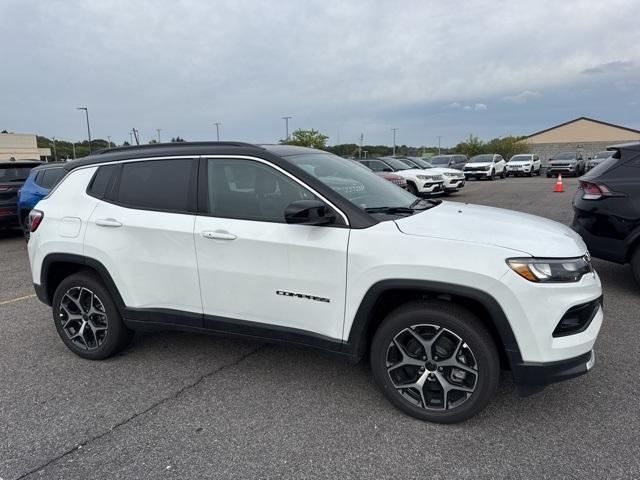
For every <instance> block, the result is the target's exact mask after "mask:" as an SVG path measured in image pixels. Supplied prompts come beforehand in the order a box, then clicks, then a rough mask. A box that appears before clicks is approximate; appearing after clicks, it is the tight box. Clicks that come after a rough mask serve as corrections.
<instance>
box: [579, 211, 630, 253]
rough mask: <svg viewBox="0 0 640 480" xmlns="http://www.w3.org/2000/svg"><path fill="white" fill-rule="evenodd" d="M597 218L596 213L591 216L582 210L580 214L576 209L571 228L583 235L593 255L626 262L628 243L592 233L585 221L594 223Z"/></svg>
mask: <svg viewBox="0 0 640 480" xmlns="http://www.w3.org/2000/svg"><path fill="white" fill-rule="evenodd" d="M595 220H596V217H595V215H593V216H592V218H589V216H587V215H585V214H584V213H582V212H580V214H578V211H577V210H576V215H575V216H574V219H573V224H572V225H571V228H572V229H573V230H574V231H575V232H576V233H577V234H578V235H580V236H581V237H582V240H583V241H584V243H585V244H586V245H587V248H588V249H589V253H590V254H591V256H593V257H596V258H601V259H602V260H607V261H609V262H614V263H620V264H624V263H626V261H627V255H628V248H629V247H628V245H627V243H626V242H625V241H624V240H621V239H617V238H611V237H603V236H600V235H594V234H593V233H591V232H590V231H589V230H588V229H587V227H586V226H585V223H586V224H589V222H591V223H594V222H595Z"/></svg>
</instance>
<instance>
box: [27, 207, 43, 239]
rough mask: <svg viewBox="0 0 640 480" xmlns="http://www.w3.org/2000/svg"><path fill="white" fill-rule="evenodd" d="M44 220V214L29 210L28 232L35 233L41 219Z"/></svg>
mask: <svg viewBox="0 0 640 480" xmlns="http://www.w3.org/2000/svg"><path fill="white" fill-rule="evenodd" d="M43 218H44V213H42V212H41V211H40V210H31V212H29V225H30V226H29V231H30V232H31V233H33V232H35V231H36V230H37V229H38V227H39V226H40V224H41V223H42V219H43Z"/></svg>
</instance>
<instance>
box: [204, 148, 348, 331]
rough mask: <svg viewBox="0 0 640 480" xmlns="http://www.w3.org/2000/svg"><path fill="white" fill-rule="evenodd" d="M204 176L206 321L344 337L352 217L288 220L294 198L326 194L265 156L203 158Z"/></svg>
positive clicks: (240, 327)
mask: <svg viewBox="0 0 640 480" xmlns="http://www.w3.org/2000/svg"><path fill="white" fill-rule="evenodd" d="M200 176H201V177H200V190H201V191H202V192H204V194H205V195H201V197H200V200H199V210H200V211H201V213H202V214H201V215H199V216H198V217H197V219H196V224H195V245H196V250H197V255H198V270H199V275H200V287H201V292H202V305H203V308H204V314H205V317H204V319H205V326H206V327H208V328H212V329H216V330H226V331H229V330H232V331H233V330H235V331H238V330H240V332H242V331H243V328H248V329H250V331H251V332H252V333H253V334H255V333H256V332H262V333H261V334H263V335H264V336H267V337H273V336H276V337H277V336H279V335H287V336H290V335H294V337H295V338H298V336H300V335H302V336H303V337H305V338H306V337H308V336H309V334H312V335H314V336H315V337H317V338H327V337H329V338H330V339H333V340H336V339H337V340H338V341H340V339H341V337H342V327H343V320H344V305H345V289H346V269H347V244H348V240H349V229H348V228H346V217H344V216H341V215H338V218H339V219H340V223H341V225H329V226H314V225H300V224H296V225H292V224H287V223H286V222H285V219H284V213H285V209H286V208H287V206H288V205H289V204H290V203H291V202H293V201H296V200H310V199H316V198H319V199H320V200H323V199H322V198H320V197H319V196H318V195H317V193H316V192H314V191H312V190H311V189H310V188H308V187H306V186H305V185H303V184H301V183H300V182H299V181H297V180H296V179H295V178H294V177H293V176H292V175H290V174H288V173H287V172H286V171H284V170H283V169H281V168H280V167H277V166H275V165H273V164H271V163H269V162H267V161H265V160H261V159H253V158H220V157H210V158H203V160H202V163H201V169H200ZM247 322H248V323H247ZM289 338H291V337H289Z"/></svg>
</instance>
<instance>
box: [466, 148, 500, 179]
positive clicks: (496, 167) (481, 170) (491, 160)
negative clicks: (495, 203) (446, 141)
mask: <svg viewBox="0 0 640 480" xmlns="http://www.w3.org/2000/svg"><path fill="white" fill-rule="evenodd" d="M505 165H506V162H505V161H504V158H502V155H498V154H497V153H483V154H481V155H476V156H475V157H471V160H469V163H467V164H466V165H465V166H464V169H463V171H464V175H465V177H467V178H476V179H478V178H488V179H489V180H493V179H494V178H496V177H497V176H499V177H500V178H504V176H505V174H506V169H505Z"/></svg>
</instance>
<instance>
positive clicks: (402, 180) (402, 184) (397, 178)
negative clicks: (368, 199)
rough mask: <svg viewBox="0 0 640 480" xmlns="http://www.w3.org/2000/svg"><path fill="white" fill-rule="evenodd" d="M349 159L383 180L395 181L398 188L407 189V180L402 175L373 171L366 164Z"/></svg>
mask: <svg viewBox="0 0 640 480" xmlns="http://www.w3.org/2000/svg"><path fill="white" fill-rule="evenodd" d="M351 161H352V162H353V163H355V164H356V165H358V166H359V167H362V168H366V169H367V170H368V171H370V172H373V173H375V174H376V175H378V176H379V177H382V178H384V179H385V180H389V181H390V182H391V183H395V184H396V185H397V186H399V187H400V188H404V189H405V190H406V189H407V180H405V178H404V177H401V176H400V175H396V174H395V173H390V172H374V171H373V170H371V169H370V168H369V167H367V166H366V165H363V164H362V163H360V162H358V161H356V160H351Z"/></svg>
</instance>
